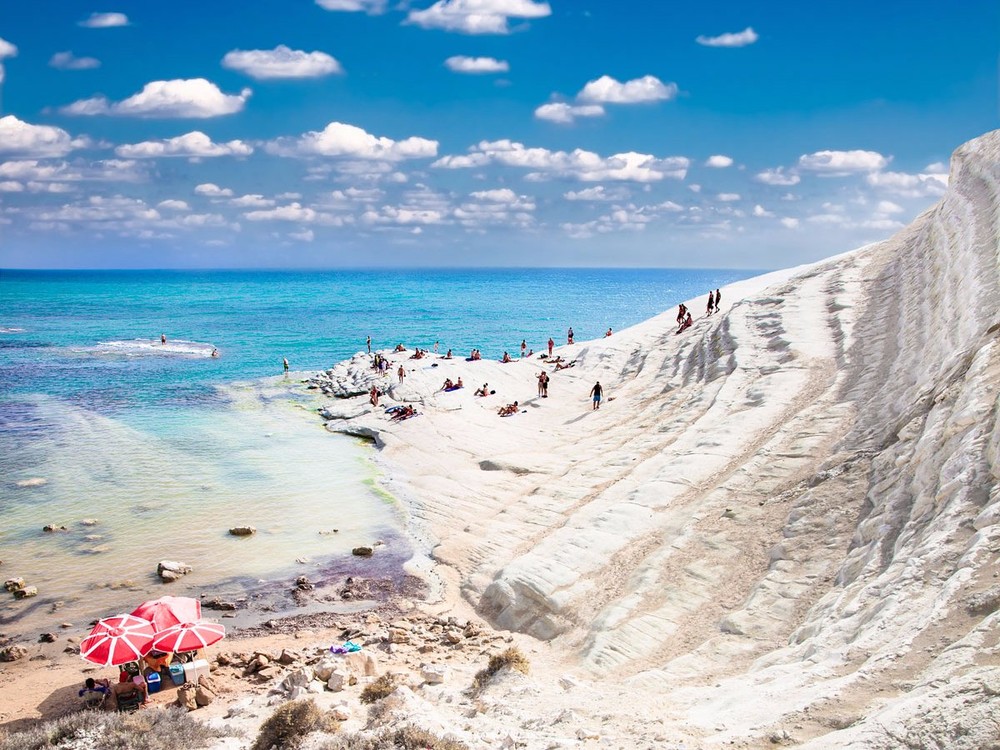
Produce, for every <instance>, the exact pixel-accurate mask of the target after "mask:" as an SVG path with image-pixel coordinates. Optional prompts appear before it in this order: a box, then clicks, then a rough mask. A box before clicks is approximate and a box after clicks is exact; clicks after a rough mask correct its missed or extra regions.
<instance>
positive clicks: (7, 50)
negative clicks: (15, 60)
mask: <svg viewBox="0 0 1000 750" xmlns="http://www.w3.org/2000/svg"><path fill="white" fill-rule="evenodd" d="M8 57H17V46H16V45H14V44H11V43H10V42H8V41H7V40H6V39H3V38H2V37H0V83H3V80H4V76H5V75H6V70H5V69H4V66H3V61H4V60H5V59H6V58H8Z"/></svg>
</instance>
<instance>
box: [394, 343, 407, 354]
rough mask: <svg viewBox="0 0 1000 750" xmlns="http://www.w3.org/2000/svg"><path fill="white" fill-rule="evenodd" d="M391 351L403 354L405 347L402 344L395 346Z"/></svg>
mask: <svg viewBox="0 0 1000 750" xmlns="http://www.w3.org/2000/svg"><path fill="white" fill-rule="evenodd" d="M393 351H394V352H405V351H406V347H405V346H403V345H402V344H396V348H395V349H393Z"/></svg>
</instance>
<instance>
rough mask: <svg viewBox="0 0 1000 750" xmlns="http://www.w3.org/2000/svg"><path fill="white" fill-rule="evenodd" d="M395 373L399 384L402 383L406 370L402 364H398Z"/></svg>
mask: <svg viewBox="0 0 1000 750" xmlns="http://www.w3.org/2000/svg"><path fill="white" fill-rule="evenodd" d="M396 375H398V376H399V384H400V385H402V384H403V378H405V377H406V370H404V369H403V366H402V365H400V366H399V369H398V370H396Z"/></svg>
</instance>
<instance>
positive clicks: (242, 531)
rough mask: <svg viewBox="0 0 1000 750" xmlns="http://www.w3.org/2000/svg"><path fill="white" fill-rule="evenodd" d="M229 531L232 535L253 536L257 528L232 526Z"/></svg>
mask: <svg viewBox="0 0 1000 750" xmlns="http://www.w3.org/2000/svg"><path fill="white" fill-rule="evenodd" d="M229 533H230V534H232V535H233V536H253V535H254V534H256V533H257V529H256V527H254V526H233V528H231V529H230V530H229Z"/></svg>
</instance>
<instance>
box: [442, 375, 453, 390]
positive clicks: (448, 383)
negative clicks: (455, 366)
mask: <svg viewBox="0 0 1000 750" xmlns="http://www.w3.org/2000/svg"><path fill="white" fill-rule="evenodd" d="M454 387H455V384H454V383H452V382H451V378H445V379H444V385H442V386H441V390H442V391H446V390H448V389H449V388H454Z"/></svg>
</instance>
